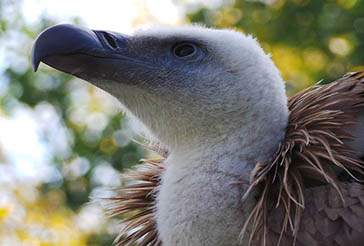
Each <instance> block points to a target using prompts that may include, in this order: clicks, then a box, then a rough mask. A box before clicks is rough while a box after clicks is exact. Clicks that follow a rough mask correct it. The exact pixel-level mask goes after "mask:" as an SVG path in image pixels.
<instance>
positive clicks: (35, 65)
mask: <svg viewBox="0 0 364 246" xmlns="http://www.w3.org/2000/svg"><path fill="white" fill-rule="evenodd" d="M31 60H32V67H33V70H34V72H37V70H38V67H39V64H40V61H41V58H40V57H39V56H38V55H37V54H36V51H35V49H34V47H33V50H32V56H31Z"/></svg>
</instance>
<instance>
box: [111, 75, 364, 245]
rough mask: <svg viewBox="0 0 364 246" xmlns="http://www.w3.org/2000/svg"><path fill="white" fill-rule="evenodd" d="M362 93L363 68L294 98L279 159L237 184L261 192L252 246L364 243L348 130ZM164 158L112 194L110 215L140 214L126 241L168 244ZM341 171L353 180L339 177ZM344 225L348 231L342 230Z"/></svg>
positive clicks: (357, 170) (361, 194) (362, 189)
mask: <svg viewBox="0 0 364 246" xmlns="http://www.w3.org/2000/svg"><path fill="white" fill-rule="evenodd" d="M363 94H364V72H359V73H354V74H352V75H350V76H346V77H344V78H342V79H339V80H338V81H335V82H332V83H331V84H328V85H323V86H314V87H310V88H308V89H306V90H304V91H302V92H300V93H298V94H297V95H295V96H294V97H292V98H291V99H290V100H289V103H288V105H289V109H290V112H291V114H290V119H289V123H288V127H287V134H286V137H285V139H284V140H283V142H282V143H281V144H280V146H279V148H278V151H277V153H276V155H275V156H274V158H272V160H271V161H270V162H267V163H257V165H256V169H255V170H254V172H253V174H252V175H253V179H252V181H249V180H237V182H235V183H232V184H231V185H237V184H240V183H243V184H246V183H250V187H251V188H252V189H253V188H258V189H259V193H258V194H256V196H257V198H256V199H257V201H256V206H255V207H254V208H253V209H252V211H251V217H250V218H249V220H247V224H246V225H247V226H248V225H249V223H252V224H253V225H254V226H253V227H254V229H253V231H252V232H251V234H250V235H246V236H248V237H251V242H252V244H254V245H260V243H262V242H261V241H259V240H262V239H263V238H265V239H266V240H265V245H272V246H273V245H292V244H293V242H296V245H327V246H329V245H353V246H354V245H360V242H363V240H364V235H363V233H364V186H363V185H362V184H359V183H358V182H357V181H359V180H357V179H358V178H360V176H361V175H363V174H364V167H363V164H364V162H363V161H362V160H360V159H359V158H356V157H355V153H356V152H357V150H355V149H353V148H351V147H350V146H349V145H347V144H344V143H345V142H348V140H353V139H354V138H355V137H353V136H352V135H351V134H350V131H347V129H350V126H354V125H358V124H359V123H361V122H360V121H358V120H357V115H358V113H359V112H360V111H361V109H362V108H363V107H364V97H363ZM349 142H350V141H349ZM145 146H146V148H150V147H148V145H145ZM151 150H152V151H155V152H157V153H159V154H160V155H161V156H162V157H163V158H167V155H168V154H166V153H167V152H166V151H165V150H163V149H160V148H158V147H157V146H154V147H153V146H152V148H151ZM163 158H162V159H156V160H145V161H144V162H145V164H142V165H141V166H139V167H138V168H137V169H136V170H133V171H131V172H129V173H126V174H125V178H126V179H130V180H133V181H134V182H135V181H139V182H138V183H137V184H133V185H128V186H125V187H121V188H120V191H121V194H120V195H118V196H115V197H113V198H111V200H112V203H111V204H110V207H109V208H108V211H109V212H110V215H111V216H116V215H120V214H125V213H128V212H135V213H136V214H135V215H134V216H133V217H130V218H128V219H126V220H125V221H124V222H125V223H126V226H125V228H124V229H123V230H122V231H121V233H120V237H119V238H121V237H122V236H124V238H123V239H121V240H120V242H119V245H129V244H128V243H130V245H131V243H133V242H137V241H138V240H140V242H139V241H138V242H139V243H140V245H159V244H161V241H160V240H159V239H158V233H157V227H156V221H155V215H154V213H155V207H154V206H155V199H156V196H157V195H158V186H159V185H160V180H161V175H162V173H163V170H164V166H163V160H164V159H163ZM337 167H339V169H338V168H337ZM338 172H340V173H341V174H343V173H347V174H349V176H350V177H351V178H349V179H348V178H347V177H346V179H344V180H340V178H339V177H338V176H340V174H339V173H338ZM341 179H342V178H341ZM243 196H248V193H245V194H242V197H243ZM140 211H143V212H140ZM141 218H142V219H141ZM137 228H139V229H138V230H137V231H136V232H134V233H129V232H130V231H132V230H134V229H137ZM242 230H244V228H242ZM343 230H344V231H345V233H340V232H342V231H343ZM138 233H139V234H138ZM261 234H263V236H262V235H261ZM143 236H144V237H143Z"/></svg>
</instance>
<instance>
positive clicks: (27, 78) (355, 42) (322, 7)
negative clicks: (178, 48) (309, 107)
mask: <svg viewBox="0 0 364 246" xmlns="http://www.w3.org/2000/svg"><path fill="white" fill-rule="evenodd" d="M100 4H102V3H100ZM20 6H21V1H14V0H0V44H1V48H2V49H1V50H2V51H3V52H4V53H2V54H0V58H1V57H2V58H3V60H4V66H3V67H1V68H0V69H2V71H3V73H2V74H0V80H1V83H0V120H1V119H2V118H6V117H12V115H13V114H14V112H15V111H16V110H17V109H18V108H26V109H30V110H33V111H34V112H35V114H37V112H41V110H40V111H39V108H42V107H44V105H46V106H47V107H48V108H49V107H50V108H52V109H54V111H55V112H56V113H57V115H58V117H59V119H60V123H59V125H60V126H61V127H62V128H65V129H66V133H67V134H66V135H67V138H66V139H60V140H57V139H56V143H57V141H67V142H66V143H65V144H66V145H68V146H69V150H68V151H65V152H64V153H58V152H54V153H53V156H52V158H51V163H50V165H52V166H53V167H55V168H56V169H57V170H58V172H59V173H60V174H61V177H60V178H58V179H54V178H53V179H50V180H49V181H43V182H41V183H40V184H38V185H37V186H36V188H35V189H36V191H34V190H33V191H32V192H33V193H34V192H36V193H37V192H38V193H39V195H38V196H36V197H37V198H36V199H35V200H32V202H26V201H24V199H23V198H22V197H23V196H24V194H23V193H22V191H24V190H25V191H26V192H28V190H27V189H29V186H28V187H27V184H26V183H25V184H18V186H17V187H15V188H14V187H12V188H9V189H11V192H12V194H13V195H14V196H15V197H16V200H17V202H18V203H19V204H20V205H21V206H22V207H23V208H24V210H25V211H26V215H24V221H25V222H24V223H23V222H22V223H21V226H19V228H17V227H16V226H14V225H12V226H13V227H14V228H15V229H14V230H13V231H11V232H9V231H7V228H5V227H9V225H10V224H9V223H11V220H9V218H11V216H12V214H13V213H16V211H15V212H14V209H13V210H12V207H11V206H10V205H9V206H7V205H6V204H5V205H4V204H1V203H0V241H1V239H2V238H4V235H5V234H7V236H8V237H9V235H10V234H9V233H14V235H15V234H16V235H17V237H18V238H19V240H21V241H22V242H32V245H44V244H42V243H45V242H47V240H43V241H42V240H41V239H39V238H38V237H37V236H34V235H33V234H32V233H31V232H29V230H28V229H27V228H25V227H24V225H27V224H32V223H33V224H34V223H38V224H41V225H42V226H43V227H42V228H43V229H42V230H43V231H45V228H53V229H54V230H56V231H57V233H58V234H57V235H58V237H64V238H70V239H69V240H70V241H67V240H68V239H67V240H66V239H64V240H66V241H62V240H63V239H62V240H61V239H59V240H58V241H55V245H60V244H61V243H63V244H67V243H68V244H70V243H74V244H77V245H111V242H112V240H113V237H114V236H115V232H112V230H111V232H110V230H109V231H108V230H107V229H105V228H103V229H100V228H98V227H97V229H95V230H93V231H92V230H89V231H86V232H85V231H84V230H83V229H82V228H81V229H80V228H78V227H77V226H75V225H73V223H74V221H75V220H76V219H77V218H81V219H85V217H82V215H83V214H84V213H83V212H85V211H86V212H85V213H86V216H89V217H92V216H91V215H93V212H92V211H93V210H86V209H85V208H88V207H87V206H88V204H87V202H88V201H89V196H90V195H92V194H93V192H94V191H95V190H97V188H98V187H100V186H103V185H105V184H103V181H102V180H101V181H100V180H99V179H102V178H104V179H105V178H106V180H107V179H113V176H110V170H111V171H113V172H116V173H120V172H121V171H122V170H123V169H124V168H128V167H130V166H131V165H133V164H135V163H137V162H138V160H139V159H140V158H141V157H142V156H144V155H145V154H146V153H145V151H144V150H143V149H142V148H140V147H138V146H137V145H135V144H134V143H132V142H130V141H129V140H128V139H129V137H130V136H129V135H128V127H127V122H126V121H125V119H124V117H123V115H122V114H121V113H120V112H118V110H117V109H116V107H115V104H114V103H113V101H112V100H111V101H110V100H109V99H107V98H108V97H107V96H105V95H104V94H102V93H101V92H100V91H99V90H98V89H95V88H93V87H91V86H88V85H86V84H85V83H84V82H81V81H79V80H77V79H74V78H72V77H70V76H68V75H65V74H62V73H59V72H56V71H54V70H52V69H49V68H47V67H45V66H42V67H41V69H40V71H39V72H38V73H34V72H33V71H32V69H31V65H30V60H29V59H30V58H29V55H30V49H31V44H32V41H33V40H34V39H35V37H36V36H37V34H39V33H40V32H41V31H42V30H44V29H45V28H46V27H48V26H50V25H53V24H55V23H54V21H53V20H50V19H49V18H46V17H42V18H41V19H40V21H39V22H38V23H37V24H29V23H25V22H24V20H23V17H22V15H21V12H20V10H19V9H21V8H20ZM195 7H196V6H195ZM187 19H188V20H189V21H190V22H199V23H204V24H205V25H207V26H213V27H218V28H234V29H237V30H239V31H243V32H245V33H250V34H253V35H254V36H256V37H257V38H258V39H259V41H260V42H261V44H262V46H263V48H264V49H265V50H266V51H267V52H268V53H271V54H272V57H273V60H274V61H275V63H276V64H277V66H278V67H279V69H280V70H281V72H282V75H283V77H284V79H285V80H286V81H287V88H288V90H289V93H290V94H292V93H294V92H296V91H298V90H300V89H302V88H304V87H307V86H309V85H311V84H312V83H314V82H316V81H318V80H320V79H324V81H325V82H329V81H331V80H333V79H336V78H337V77H340V76H341V75H343V74H344V73H346V72H349V71H356V70H360V69H364V42H363V40H364V1H363V0H326V1H321V0H291V1H288V0H287V1H285V0H266V1H263V0H262V1H253V0H250V1H235V2H234V1H226V2H223V4H222V6H221V7H219V8H218V9H214V8H208V7H206V6H205V7H202V5H201V6H197V7H196V8H194V11H193V12H191V13H189V14H188V15H187ZM74 22H76V23H80V24H81V25H82V21H81V20H77V19H75V20H74ZM5 51H6V52H5ZM5 54H6V57H5V58H4V56H5ZM0 64H1V63H0ZM39 134H40V135H41V136H42V138H43V140H44V142H45V144H49V145H52V144H53V145H54V144H56V143H55V142H54V141H55V140H54V139H53V137H54V136H53V135H51V134H50V133H49V132H48V131H46V130H44V132H40V133H39ZM0 137H1V136H0ZM19 141H22V140H21V139H19ZM1 150H2V147H1V146H0V166H1V165H6V162H7V160H5V157H4V156H2V151H1ZM8 164H9V163H8ZM10 164H11V163H10ZM80 169H82V170H81V171H80ZM108 172H109V174H108ZM95 173H96V174H95ZM0 175H3V174H1V173H0ZM103 175H104V176H105V177H103ZM108 175H109V176H108ZM99 176H100V177H99ZM116 183H117V182H116ZM22 185H23V186H22ZM0 192H2V191H0ZM25 197H26V195H25ZM25 200H26V199H25ZM19 204H18V205H19ZM12 205H14V204H12ZM18 205H17V206H18ZM14 206H15V205H14ZM89 211H91V212H89ZM9 221H10V222H9ZM87 223H89V222H88V221H87V220H85V224H86V227H90V226H89V225H88V224H87ZM81 227H82V226H81ZM65 228H68V229H70V228H71V229H70V231H68V232H67V233H68V234H67V233H64V231H66V230H65ZM1 229H3V230H1ZM5 229H6V230H5ZM53 229H52V230H53ZM72 230H74V231H72ZM62 233H63V234H62ZM74 234H77V235H74ZM47 239H51V237H49V238H47Z"/></svg>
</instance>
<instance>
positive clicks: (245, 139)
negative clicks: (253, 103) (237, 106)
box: [156, 105, 288, 246]
mask: <svg viewBox="0 0 364 246" xmlns="http://www.w3.org/2000/svg"><path fill="white" fill-rule="evenodd" d="M283 107H286V105H283ZM257 115H258V116H259V115H261V117H258V116H257ZM269 117H272V118H269ZM245 119H246V120H244V119H243V120H239V121H236V124H237V126H240V127H237V128H236V129H234V128H230V129H232V130H231V131H226V130H225V131H224V132H220V133H217V134H214V135H211V137H210V138H206V141H197V140H198V139H201V136H198V137H197V136H195V137H194V138H193V141H191V142H188V143H187V144H185V145H182V146H181V147H180V148H178V149H172V151H171V153H170V155H169V157H168V158H167V160H166V171H165V173H164V174H163V176H162V182H161V189H160V193H159V196H158V198H157V204H156V208H157V211H156V219H157V225H158V231H159V233H160V237H161V239H162V241H163V243H164V245H167V246H169V245H182V246H184V245H186V246H187V245H210V246H215V245H216V246H217V245H229V246H233V245H234V246H235V245H240V242H239V241H238V238H239V234H240V233H241V229H242V228H243V224H244V222H245V219H246V218H247V216H248V212H249V211H251V210H250V209H251V207H252V206H253V204H254V202H255V201H254V196H250V198H249V199H248V200H246V201H244V202H243V201H242V199H241V198H242V195H243V194H244V192H245V191H246V189H247V185H237V184H233V183H234V181H238V180H246V181H248V180H249V178H250V173H251V171H252V169H253V168H254V167H255V165H256V163H257V162H258V161H263V162H264V161H268V160H269V159H270V158H273V156H274V153H275V152H276V150H277V149H278V146H279V143H280V141H281V140H282V139H283V138H284V135H285V128H286V126H287V121H288V109H287V108H283V109H280V110H271V109H268V110H267V109H266V110H264V114H259V110H258V114H257V111H255V113H254V114H252V115H246V118H245ZM244 218H245V219H244ZM191 235H193V236H191ZM201 242H205V243H204V244H201ZM226 242H230V243H229V244H226Z"/></svg>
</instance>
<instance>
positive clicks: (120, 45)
mask: <svg viewBox="0 0 364 246" xmlns="http://www.w3.org/2000/svg"><path fill="white" fill-rule="evenodd" d="M130 40H131V37H129V36H126V35H122V34H118V33H114V32H106V31H95V30H89V29H85V28H80V27H77V26H74V25H69V24H61V25H56V26H53V27H50V28H48V29H46V30H45V31H43V32H42V33H41V34H39V36H38V37H37V39H36V41H35V42H34V45H33V50H32V64H33V68H34V71H37V69H38V66H39V63H40V62H44V63H45V64H47V65H49V66H51V67H53V68H55V69H58V70H60V71H62V72H65V73H68V74H71V75H74V76H76V77H79V78H81V79H84V80H88V81H95V80H102V81H115V82H122V83H127V84H128V83H133V81H130V78H128V77H130V75H129V76H128V74H133V73H134V72H138V71H137V70H138V69H141V68H148V67H151V65H148V64H146V63H144V62H142V61H140V60H138V58H137V57H136V56H135V54H133V51H132V50H131V49H130V48H129V43H130Z"/></svg>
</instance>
